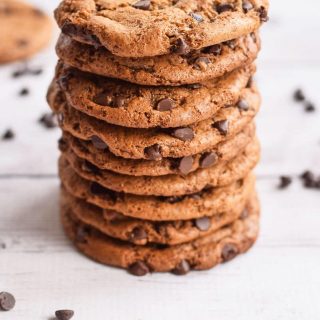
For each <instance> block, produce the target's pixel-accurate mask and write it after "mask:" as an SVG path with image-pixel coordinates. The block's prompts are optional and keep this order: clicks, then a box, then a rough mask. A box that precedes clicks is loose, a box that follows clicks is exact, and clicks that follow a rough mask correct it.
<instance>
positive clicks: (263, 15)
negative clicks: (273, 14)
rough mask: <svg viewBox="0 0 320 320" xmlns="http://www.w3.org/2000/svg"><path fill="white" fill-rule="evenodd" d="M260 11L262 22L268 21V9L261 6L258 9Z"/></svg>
mask: <svg viewBox="0 0 320 320" xmlns="http://www.w3.org/2000/svg"><path fill="white" fill-rule="evenodd" d="M258 12H259V15H260V20H261V21H262V22H267V21H268V20H269V17H268V11H267V9H266V8H265V7H263V6H261V7H260V8H259V10H258Z"/></svg>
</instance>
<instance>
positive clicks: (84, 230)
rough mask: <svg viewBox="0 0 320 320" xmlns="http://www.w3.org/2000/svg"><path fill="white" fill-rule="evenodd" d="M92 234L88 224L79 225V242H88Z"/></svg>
mask: <svg viewBox="0 0 320 320" xmlns="http://www.w3.org/2000/svg"><path fill="white" fill-rule="evenodd" d="M89 234H90V230H89V228H88V227H87V226H83V225H79V226H78V228H77V231H76V241H77V242H79V243H86V242H87V238H88V236H89Z"/></svg>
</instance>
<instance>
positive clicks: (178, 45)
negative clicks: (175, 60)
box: [172, 38, 190, 55]
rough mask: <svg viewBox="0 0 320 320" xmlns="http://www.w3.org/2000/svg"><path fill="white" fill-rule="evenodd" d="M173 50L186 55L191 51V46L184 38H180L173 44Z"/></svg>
mask: <svg viewBox="0 0 320 320" xmlns="http://www.w3.org/2000/svg"><path fill="white" fill-rule="evenodd" d="M172 52H173V53H177V54H181V55H186V54H188V53H189V52H190V47H189V46H188V44H187V43H186V42H185V41H184V40H183V39H182V38H179V39H178V40H177V41H176V42H175V44H174V45H173V46H172Z"/></svg>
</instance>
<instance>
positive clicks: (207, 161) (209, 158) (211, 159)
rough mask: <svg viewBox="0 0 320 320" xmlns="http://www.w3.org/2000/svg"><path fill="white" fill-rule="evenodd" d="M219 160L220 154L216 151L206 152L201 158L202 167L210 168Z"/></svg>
mask: <svg viewBox="0 0 320 320" xmlns="http://www.w3.org/2000/svg"><path fill="white" fill-rule="evenodd" d="M217 161H218V155H217V154H216V153H215V152H206V153H204V154H203V155H202V156H201V158H200V167H201V168H209V167H211V166H212V165H214V164H215V163H216V162H217Z"/></svg>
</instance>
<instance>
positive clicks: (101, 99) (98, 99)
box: [93, 92, 112, 106]
mask: <svg viewBox="0 0 320 320" xmlns="http://www.w3.org/2000/svg"><path fill="white" fill-rule="evenodd" d="M93 102H94V103H96V104H98V105H100V106H112V97H110V94H109V93H108V92H101V93H98V94H97V95H96V96H95V97H94V98H93Z"/></svg>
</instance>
